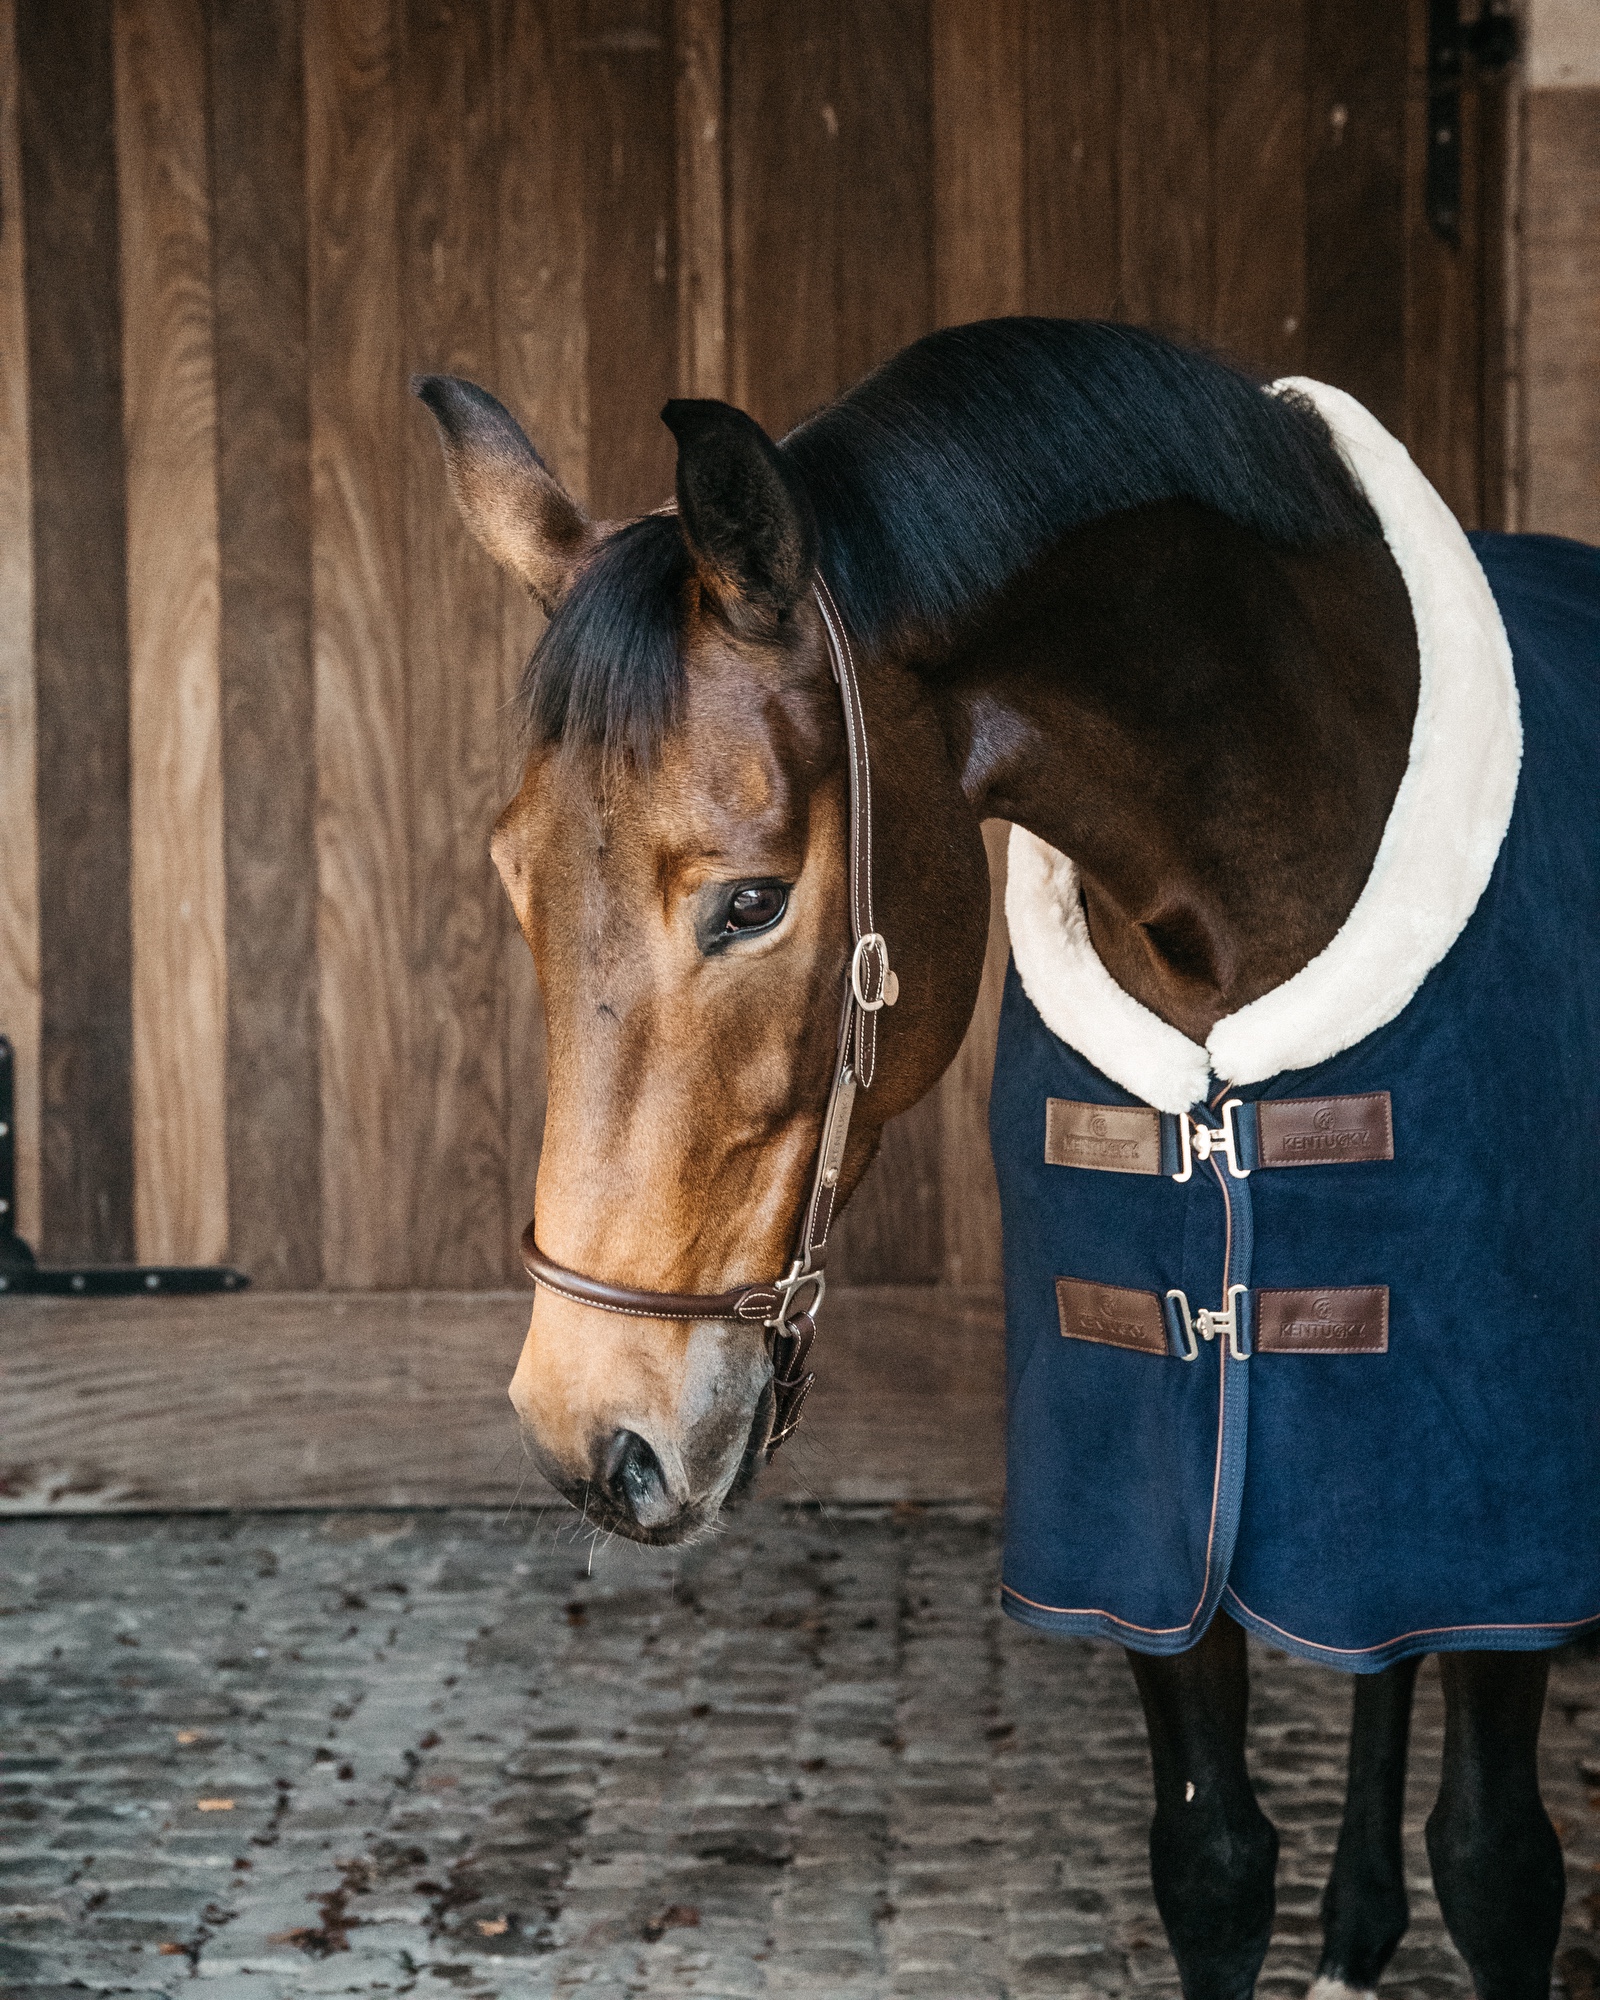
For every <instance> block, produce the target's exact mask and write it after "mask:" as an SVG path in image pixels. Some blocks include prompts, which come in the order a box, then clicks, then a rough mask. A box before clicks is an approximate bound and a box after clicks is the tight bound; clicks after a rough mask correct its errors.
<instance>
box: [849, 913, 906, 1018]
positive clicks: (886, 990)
mask: <svg viewBox="0 0 1600 2000" xmlns="http://www.w3.org/2000/svg"><path fill="white" fill-rule="evenodd" d="M869 948H870V949H871V950H872V951H873V952H874V953H875V954H876V956H877V960H878V963H879V965H881V966H882V967H883V971H882V973H881V975H880V976H879V979H878V991H877V993H876V994H875V995H869V994H868V992H867V990H866V981H865V971H866V958H867V952H868V950H869ZM850 990H851V992H852V993H854V995H855V996H856V1005H857V1006H858V1007H859V1008H860V1009H861V1011H862V1013H863V1014H876V1013H877V1011H878V1009H879V1008H880V1007H892V1006H893V1005H894V1003H895V1002H896V1001H897V1000H898V999H899V998H900V981H899V979H898V978H897V977H896V976H895V974H894V973H893V972H891V971H890V969H889V945H888V941H887V940H886V939H885V937H884V935H883V933H882V931H868V932H867V934H866V936H865V937H862V938H858V939H857V940H856V948H855V950H854V952H853V953H852V954H851V957H850Z"/></svg>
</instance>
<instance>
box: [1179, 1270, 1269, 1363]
mask: <svg viewBox="0 0 1600 2000" xmlns="http://www.w3.org/2000/svg"><path fill="white" fill-rule="evenodd" d="M1249 1289H1250V1287H1249V1286H1248V1285H1230V1286H1229V1287H1228V1302H1227V1304H1226V1305H1225V1306H1223V1307H1222V1309H1221V1310H1220V1311H1219V1312H1213V1311H1212V1310H1211V1308H1210V1307H1209V1306H1202V1307H1201V1308H1200V1310H1199V1312H1197V1313H1196V1314H1194V1316H1193V1317H1192V1318H1191V1317H1190V1313H1189V1295H1188V1293H1187V1292H1183V1291H1180V1290H1179V1289H1178V1287H1177V1286H1176V1285H1174V1286H1173V1287H1172V1289H1171V1290H1170V1291H1169V1292H1168V1293H1167V1297H1168V1298H1169V1299H1170V1300H1171V1301H1172V1302H1173V1304H1174V1305H1176V1306H1177V1308H1178V1319H1179V1322H1180V1324H1181V1326H1182V1329H1183V1343H1184V1345H1183V1352H1182V1353H1181V1354H1180V1355H1179V1356H1178V1359H1179V1360H1180V1361H1193V1360H1194V1359H1195V1358H1196V1357H1197V1356H1198V1354H1199V1352H1200V1342H1199V1341H1197V1340H1196V1339H1195V1335H1196V1333H1198V1334H1199V1336H1200V1340H1215V1339H1216V1338H1217V1337H1218V1335H1219V1334H1220V1335H1221V1336H1222V1338H1223V1339H1224V1340H1226V1341H1227V1343H1228V1352H1229V1353H1230V1354H1231V1355H1232V1356H1233V1358H1234V1360H1235V1361H1248V1360H1249V1359H1250V1350H1249V1348H1247V1347H1241V1346H1240V1345H1239V1337H1240V1334H1241V1332H1242V1331H1243V1329H1242V1328H1241V1326H1240V1324H1239V1301H1240V1299H1242V1298H1243V1297H1244V1296H1245V1294H1246V1293H1247V1292H1248V1291H1249Z"/></svg>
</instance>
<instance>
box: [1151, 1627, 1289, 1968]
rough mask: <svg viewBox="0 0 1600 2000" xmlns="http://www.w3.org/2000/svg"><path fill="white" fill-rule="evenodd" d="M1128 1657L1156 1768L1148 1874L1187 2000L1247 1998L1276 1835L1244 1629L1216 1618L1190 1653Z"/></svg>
mask: <svg viewBox="0 0 1600 2000" xmlns="http://www.w3.org/2000/svg"><path fill="white" fill-rule="evenodd" d="M1128 1657H1129V1659H1130V1661H1131V1662H1132V1665H1133V1677H1134V1680H1135V1681H1136V1682H1137V1683H1138V1688H1139V1698H1140V1700H1141V1701H1142V1702H1143V1703H1144V1716H1145V1724H1146V1726H1147V1728H1148V1730H1149V1732H1150V1762H1151V1765H1152V1767H1153V1769H1154V1772H1155V1787H1156V1813H1155V1818H1154V1820H1153V1821H1152V1822H1151V1826H1150V1874H1151V1879H1152V1881H1153V1883H1154V1886H1155V1892H1156V1907H1157V1909H1159V1910H1160V1912H1161V1921H1162V1923H1163V1924H1165V1925H1166V1929H1167V1938H1168V1940H1169V1942H1170V1943H1171V1945H1172V1955H1173V1957H1174V1958H1175V1959H1176V1960H1177V1965H1178V1973H1179V1977H1180V1978H1181V1979H1182V1981H1183V1991H1184V1994H1185V1996H1186V2000H1246V1996H1248V1995H1249V1994H1250V1993H1251V1992H1253V1991H1254V1988H1255V1982H1256V1974H1257V1973H1258V1972H1259V1971H1260V1970H1261V1961H1262V1960H1263V1959H1264V1958H1265V1957H1266V1955H1267V1943H1268V1940H1269V1938H1270V1937H1271V1934H1272V1911H1273V1875H1274V1872H1275V1871H1276V1868H1277V1862H1278V1836H1277V1834H1276V1833H1275V1832H1274V1831H1273V1829H1272V1825H1271V1822H1270V1821H1269V1820H1268V1819H1267V1817H1266V1815H1265V1814H1264V1813H1263V1812H1262V1810H1261V1808H1260V1807H1259V1806H1258V1805H1257V1804H1256V1797H1255V1793H1254V1792H1253V1791H1252V1790H1251V1786H1250V1779H1249V1776H1248V1774H1247V1773H1246V1770H1245V1762H1244V1733H1245V1720H1246V1716H1247V1714H1248V1710H1249V1702H1250V1680H1249V1667H1248V1665H1247V1663H1246V1659H1245V1643H1244V1633H1243V1632H1242V1631H1241V1630H1240V1629H1239V1627H1238V1626H1237V1625H1235V1624H1234V1622H1233V1621H1232V1619H1231V1618H1228V1617H1225V1616H1224V1615H1223V1614H1222V1613H1220V1612H1219V1613H1218V1615H1217V1616H1216V1617H1215V1618H1214V1619H1213V1620H1212V1622H1211V1627H1210V1629H1209V1631H1208V1632H1207V1633H1206V1635H1205V1637H1204V1638H1203V1639H1202V1640H1201V1641H1200V1642H1199V1644H1198V1645H1196V1646H1194V1647H1192V1648H1191V1649H1190V1650H1189V1651H1188V1652H1187V1653H1179V1654H1178V1655H1176V1656H1175V1657H1174V1658H1172V1659H1165V1660H1154V1659H1150V1658H1148V1657H1147V1656H1145V1655H1142V1654H1138V1653H1130V1654H1129V1656H1128Z"/></svg>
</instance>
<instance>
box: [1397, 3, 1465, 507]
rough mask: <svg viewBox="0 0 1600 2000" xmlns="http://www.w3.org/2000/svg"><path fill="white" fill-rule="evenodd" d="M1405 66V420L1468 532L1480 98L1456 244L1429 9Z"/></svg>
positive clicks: (1418, 23) (1417, 23)
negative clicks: (1437, 130) (1434, 102)
mask: <svg viewBox="0 0 1600 2000" xmlns="http://www.w3.org/2000/svg"><path fill="white" fill-rule="evenodd" d="M1408 29H1409V35H1408V48H1407V65H1406V132H1405V142H1406V174H1405V181H1406V193H1405V228H1406V294H1405V326H1406V331H1405V345H1406V414H1405V426H1406V428H1405V437H1406V444H1407V447H1408V449H1409V450H1410V452H1411V455H1412V457H1413V458H1414V459H1415V460H1416V461H1417V464H1418V465H1419V466H1421V468H1422V470H1423V471H1424V472H1425V473H1426V474H1427V475H1428V477H1429V479H1430V480H1432V482H1433V484H1434V485H1435V486H1436V487H1437V488H1438V490H1439V492H1440V493H1441V494H1442V495H1443V496H1444V498H1445V500H1446V501H1447V502H1448V503H1449V505H1450V507H1451V508H1452V509H1453V510H1454V511H1455V513H1456V515H1457V516H1458V518H1459V519H1460V520H1461V521H1463V522H1464V523H1465V524H1466V525H1467V526H1468V527H1474V528H1475V527H1477V526H1478V525H1479V522H1480V511H1479V510H1480V505H1481V498H1482V447H1483V410H1482V396H1483V353H1482V334H1483V310H1482V304H1483V301H1482V274H1483V240H1482V236H1481V233H1480V222H1481V219H1482V217H1481V204H1480V186H1479V183H1480V180H1481V177H1482V162H1481V153H1482V146H1481V141H1480V119H1479V93H1478V91H1477V89H1476V88H1475V86H1474V82H1473V79H1472V77H1471V75H1470V74H1469V75H1468V76H1467V77H1466V78H1465V79H1464V87H1463V89H1462V92H1461V220H1460V228H1459V240H1458V241H1457V242H1455V243H1447V242H1446V241H1445V240H1444V239H1443V238H1442V237H1440V236H1438V235H1437V234H1436V233H1435V231H1434V229H1433V227H1432V225H1431V224H1430V222H1429V220H1428V214H1427V204H1426V201H1425V199H1424V193H1425V188H1426V182H1427V158H1428V145H1429V133H1428V8H1427V0H1410V6H1409V9H1408Z"/></svg>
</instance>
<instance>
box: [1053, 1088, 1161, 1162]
mask: <svg viewBox="0 0 1600 2000" xmlns="http://www.w3.org/2000/svg"><path fill="white" fill-rule="evenodd" d="M1044 1157H1045V1160H1046V1162H1047V1163H1048V1164H1049V1165H1050V1166H1052V1167H1093V1168H1095V1169H1096V1170H1097V1171H1098V1172H1101V1173H1111V1174H1159V1173H1160V1171H1161V1113H1160V1112H1159V1111H1151V1110H1148V1109H1146V1108H1145V1107H1144V1106H1143V1105H1137V1104H1076V1103H1074V1102H1073V1101H1072V1100H1071V1099H1070V1098H1066V1097H1052V1098H1050V1099H1049V1100H1048V1102H1047V1104H1046V1107H1045V1120H1044Z"/></svg>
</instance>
